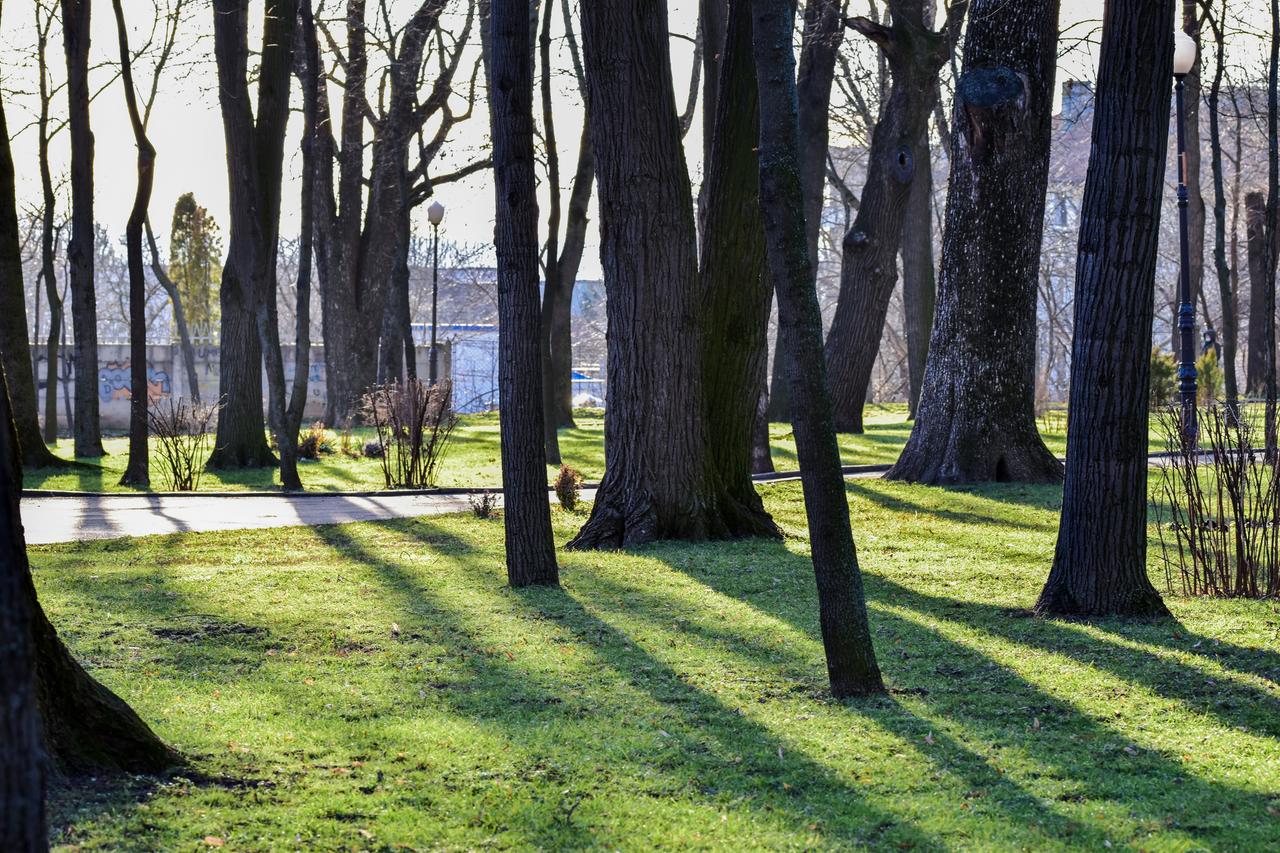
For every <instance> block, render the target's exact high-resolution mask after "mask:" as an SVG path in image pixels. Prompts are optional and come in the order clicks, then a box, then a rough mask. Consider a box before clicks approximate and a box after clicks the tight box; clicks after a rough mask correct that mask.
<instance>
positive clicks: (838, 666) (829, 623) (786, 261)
mask: <svg viewBox="0 0 1280 853" xmlns="http://www.w3.org/2000/svg"><path fill="white" fill-rule="evenodd" d="M793 9H794V7H793V6H791V5H790V4H789V3H788V2H787V1H786V0H751V13H752V23H753V25H754V28H755V31H754V35H753V40H754V53H755V63H756V75H757V79H758V83H759V103H760V158H759V159H760V206H761V209H762V210H763V213H764V228H765V236H766V241H767V244H768V259H769V271H770V273H771V276H772V278H773V283H774V287H775V289H776V291H777V297H778V322H779V334H780V335H781V337H782V346H783V353H784V356H785V358H786V364H787V380H788V387H789V388H790V389H791V394H792V411H791V418H792V423H793V424H794V426H795V434H796V450H797V451H798V456H799V459H800V479H801V484H802V487H803V489H804V503H805V513H806V515H807V516H808V520H809V543H810V549H811V551H812V554H813V571H814V576H815V578H816V580H817V586H818V611H819V622H820V624H821V627H822V642H823V647H824V648H825V650H826V657H827V674H828V676H829V678H830V681H831V692H832V693H833V694H834V695H835V696H836V697H839V698H843V697H846V696H858V695H864V694H868V693H881V692H883V691H884V683H883V681H882V680H881V677H880V669H879V667H878V665H877V664H876V657H875V650H874V649H873V648H872V645H871V630H870V625H869V623H868V621H867V609H866V602H865V600H864V597H863V591H862V574H861V571H860V570H859V568H858V555H857V551H856V550H855V548H854V544H853V532H852V529H851V528H850V524H849V505H848V501H847V498H846V496H845V485H844V478H843V476H842V474H841V471H840V450H839V447H838V446H837V445H836V434H835V427H834V423H833V421H832V414H831V398H830V396H829V395H828V393H827V386H826V376H825V365H824V363H823V354H822V313H821V311H820V310H819V308H818V297H817V292H816V290H815V288H814V272H813V265H812V264H811V263H810V260H809V252H808V247H807V244H806V241H805V239H806V238H805V227H804V216H803V210H804V190H803V184H802V181H801V177H800V158H799V149H800V140H799V125H798V121H797V115H796V89H795V83H794V82H793V81H794V80H795V74H794V69H795V58H794V55H793V54H792V50H791V31H792V24H793V21H792V12H793Z"/></svg>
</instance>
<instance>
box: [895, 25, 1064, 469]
mask: <svg viewBox="0 0 1280 853" xmlns="http://www.w3.org/2000/svg"><path fill="white" fill-rule="evenodd" d="M1057 45H1058V0H1026V1H1025V2H1023V3H1019V4H1018V5H1017V6H1016V7H1007V6H1006V5H1005V3H1004V0H975V2H974V3H973V13H972V15H971V17H970V22H969V31H968V33H967V35H966V37H965V48H964V62H963V65H962V68H961V74H960V78H959V81H958V83H957V86H956V98H955V118H954V125H953V130H952V134H951V137H952V143H951V146H952V147H951V180H950V183H949V184H948V187H949V189H948V194H947V211H946V231H945V233H944V235H943V243H942V279H941V285H940V287H939V291H938V310H937V316H936V318H935V320H934V324H933V335H932V339H931V340H930V343H929V353H930V354H929V358H928V362H927V366H926V368H925V375H924V387H923V391H922V394H921V398H920V407H919V410H918V412H917V416H916V421H915V425H914V426H913V427H912V430H911V438H910V439H909V440H908V441H907V445H906V447H905V448H903V451H902V455H901V456H900V457H899V459H898V462H897V464H896V465H894V466H893V469H892V470H891V471H890V472H889V474H888V476H889V477H890V478H891V479H903V480H911V481H915V482H925V483H968V482H982V481H990V480H996V481H1008V480H1015V481H1019V482H1057V481H1059V480H1060V479H1061V477H1062V466H1061V464H1060V463H1059V462H1058V460H1057V459H1056V458H1055V457H1054V456H1053V454H1052V453H1050V452H1049V450H1048V448H1046V447H1045V445H1044V441H1043V440H1042V439H1041V438H1040V432H1039V430H1038V429H1037V427H1036V419H1035V389H1036V383H1035V365H1036V297H1037V284H1038V280H1039V272H1040V244H1041V234H1042V230H1043V225H1044V207H1045V189H1046V186H1047V184H1048V178H1049V144H1050V136H1051V134H1050V126H1051V121H1052V117H1053V89H1054V85H1053V83H1054V72H1055V70H1056V67H1057ZM921 165H923V164H921ZM924 227H928V223H925V224H924Z"/></svg>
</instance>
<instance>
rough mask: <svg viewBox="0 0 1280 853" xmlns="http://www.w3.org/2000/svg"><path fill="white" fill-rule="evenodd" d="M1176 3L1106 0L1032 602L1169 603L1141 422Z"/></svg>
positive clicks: (1116, 608) (1048, 609)
mask: <svg viewBox="0 0 1280 853" xmlns="http://www.w3.org/2000/svg"><path fill="white" fill-rule="evenodd" d="M1172 12H1173V10H1172V8H1171V7H1169V6H1167V5H1164V4H1152V3H1150V2H1147V1H1146V0H1108V3H1107V5H1106V9H1105V11H1104V13H1103V22H1102V55H1101V64H1100V67H1099V71H1098V90H1097V99H1096V104H1097V106H1096V107H1095V110H1094V119H1093V150H1092V153H1091V154H1090V156H1089V171H1088V175H1087V177H1086V179H1085V189H1084V201H1083V205H1082V209H1081V215H1080V252H1079V259H1078V261H1077V264H1076V270H1077V272H1076V289H1075V338H1074V340H1073V342H1072V350H1071V392H1070V397H1069V409H1070V411H1071V429H1070V431H1069V432H1068V433H1067V468H1066V485H1065V488H1064V491H1063V496H1062V515H1061V518H1060V521H1059V525H1058V544H1057V550H1056V552H1055V554H1054V560H1053V569H1052V570H1051V571H1050V573H1049V579H1048V581H1047V582H1046V584H1045V587H1044V590H1043V591H1042V592H1041V593H1040V599H1039V601H1038V602H1037V603H1036V612H1037V613H1040V614H1044V615H1052V614H1064V615H1102V614H1124V615H1138V616H1157V615H1166V614H1167V611H1166V609H1165V606H1164V603H1163V602H1162V601H1161V600H1160V594H1159V593H1158V592H1156V589H1155V587H1154V586H1152V584H1151V579H1150V578H1149V577H1148V575H1147V430H1148V408H1147V403H1148V394H1147V386H1148V385H1149V384H1150V372H1151V371H1150V358H1151V323H1152V313H1153V311H1154V284H1155V268H1156V254H1157V250H1158V246H1159V236H1160V207H1161V204H1160V201H1161V197H1162V195H1163V193H1164V188H1165V185H1164V170H1165V153H1166V146H1167V144H1168V138H1169V89H1170V84H1171V74H1172V59H1173V45H1172V38H1173V20H1172V18H1173V15H1172Z"/></svg>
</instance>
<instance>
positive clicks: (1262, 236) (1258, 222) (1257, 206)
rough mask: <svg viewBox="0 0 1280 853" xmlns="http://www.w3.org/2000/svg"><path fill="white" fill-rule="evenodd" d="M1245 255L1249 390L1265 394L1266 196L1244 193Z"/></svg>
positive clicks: (1251, 393)
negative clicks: (1247, 276) (1247, 266)
mask: <svg viewBox="0 0 1280 853" xmlns="http://www.w3.org/2000/svg"><path fill="white" fill-rule="evenodd" d="M1244 210H1245V213H1244V217H1245V234H1246V243H1245V255H1246V256H1247V259H1248V265H1249V350H1248V353H1247V355H1246V361H1245V382H1244V385H1245V393H1246V394H1248V395H1249V396H1250V397H1261V396H1262V395H1264V394H1265V393H1266V392H1267V334H1266V327H1267V290H1268V278H1267V258H1266V251H1265V248H1264V246H1265V241H1266V239H1267V235H1266V227H1265V222H1266V216H1267V202H1266V196H1264V195H1263V194H1262V193H1260V192H1251V193H1246V194H1245V197H1244Z"/></svg>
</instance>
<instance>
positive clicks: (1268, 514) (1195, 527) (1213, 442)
mask: <svg viewBox="0 0 1280 853" xmlns="http://www.w3.org/2000/svg"><path fill="white" fill-rule="evenodd" d="M1159 423H1160V427H1161V429H1162V431H1163V432H1164V435H1165V441H1166V445H1167V447H1168V449H1169V450H1170V451H1171V454H1172V455H1171V456H1170V457H1169V459H1168V460H1167V463H1166V464H1165V465H1163V466H1161V467H1159V468H1158V469H1157V470H1156V472H1155V475H1154V476H1155V480H1156V488H1155V494H1154V496H1153V498H1152V508H1153V513H1152V516H1153V518H1154V519H1155V522H1156V530H1157V533H1158V536H1159V539H1160V548H1161V552H1162V554H1163V558H1164V566H1165V582H1166V584H1167V586H1168V589H1169V592H1170V593H1173V592H1175V581H1174V578H1175V576H1176V577H1177V579H1178V581H1179V583H1180V585H1181V588H1182V593H1183V594H1184V595H1214V596H1233V597H1241V598H1264V597H1276V596H1280V472H1277V470H1276V466H1274V465H1272V464H1268V462H1267V461H1266V459H1265V458H1264V454H1263V453H1262V451H1261V449H1260V448H1259V447H1258V446H1257V438H1258V436H1257V428H1256V425H1255V424H1254V423H1253V422H1252V419H1251V418H1250V417H1249V414H1248V412H1247V409H1233V408H1230V407H1228V406H1225V405H1216V406H1211V407H1209V408H1206V409H1202V410H1201V411H1200V414H1199V441H1198V448H1196V447H1189V446H1186V443H1185V442H1183V441H1182V439H1181V436H1182V415H1181V412H1180V410H1179V409H1178V407H1176V406H1175V407H1172V408H1166V409H1163V410H1161V412H1160V414H1159Z"/></svg>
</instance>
